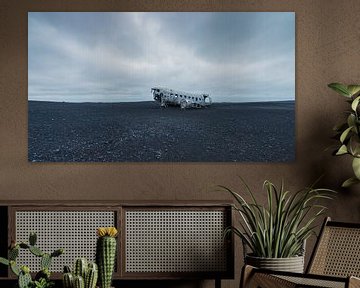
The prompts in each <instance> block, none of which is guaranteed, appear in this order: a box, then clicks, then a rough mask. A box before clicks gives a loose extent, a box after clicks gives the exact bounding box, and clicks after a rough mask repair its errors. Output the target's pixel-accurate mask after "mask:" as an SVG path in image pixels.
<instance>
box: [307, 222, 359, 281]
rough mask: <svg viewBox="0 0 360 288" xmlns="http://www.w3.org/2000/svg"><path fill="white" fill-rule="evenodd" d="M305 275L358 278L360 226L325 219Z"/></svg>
mask: <svg viewBox="0 0 360 288" xmlns="http://www.w3.org/2000/svg"><path fill="white" fill-rule="evenodd" d="M307 273H311V274H317V275H328V276H344V277H347V276H356V277H360V224H350V223H341V222H333V221H331V220H330V218H328V219H326V221H325V223H324V225H323V227H322V231H321V234H320V237H319V239H318V242H317V244H316V246H315V249H314V252H313V255H312V257H311V259H310V263H309V266H308V269H307Z"/></svg>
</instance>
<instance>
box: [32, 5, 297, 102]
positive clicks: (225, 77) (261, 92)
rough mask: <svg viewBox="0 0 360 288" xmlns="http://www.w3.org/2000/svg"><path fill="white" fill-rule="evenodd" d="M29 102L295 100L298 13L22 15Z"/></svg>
mask: <svg viewBox="0 0 360 288" xmlns="http://www.w3.org/2000/svg"><path fill="white" fill-rule="evenodd" d="M28 16H29V17H28V23H29V28H28V29H29V34H28V41H29V46H28V53H29V55H28V56H29V58H28V59H29V63H28V64H29V65H28V69H29V70H28V71H29V73H28V81H29V82H28V83H29V100H42V101H66V102H123V101H147V100H152V97H151V94H150V89H151V88H152V87H155V86H161V87H168V88H173V89H178V90H181V91H186V92H202V93H208V94H210V96H212V98H213V101H215V102H248V101H275V100H294V99H295V13H288V12H286V13H281V12H279V13H272V12H263V13H253V12H242V13H235V12H234V13H229V12H228V13H216V12H214V13H202V12H201V13H194V12H193V13H178V12H175V13H161V12H159V13H149V12H147V13H129V12H125V13H118V12H114V13H85V12H80V13H78V12H76V13H75V12H71V13H70V12H64V13H54V12H30V13H29V14H28Z"/></svg>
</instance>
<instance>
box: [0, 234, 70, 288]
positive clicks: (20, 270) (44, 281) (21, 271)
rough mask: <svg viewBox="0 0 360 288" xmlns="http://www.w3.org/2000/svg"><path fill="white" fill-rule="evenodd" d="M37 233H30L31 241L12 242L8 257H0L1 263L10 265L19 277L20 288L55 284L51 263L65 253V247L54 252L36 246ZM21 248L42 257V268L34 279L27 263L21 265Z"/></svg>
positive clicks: (38, 287)
mask: <svg viewBox="0 0 360 288" xmlns="http://www.w3.org/2000/svg"><path fill="white" fill-rule="evenodd" d="M36 241H37V236H36V233H30V236H29V243H24V242H20V243H16V242H12V243H11V245H10V248H9V252H8V259H6V258H3V257H0V263H1V264H4V265H8V266H10V269H11V271H12V272H13V273H14V274H15V275H16V276H17V277H18V287H19V288H49V287H52V286H53V285H54V283H53V282H52V281H51V280H50V275H51V273H50V270H49V269H50V265H51V262H52V259H53V258H54V257H58V256H60V255H61V254H63V253H64V250H63V249H57V250H55V251H54V252H52V253H50V254H49V253H45V252H43V251H42V250H41V249H40V248H39V247H37V246H36ZM20 249H26V250H28V251H29V252H30V253H32V254H33V255H35V256H37V257H40V259H41V260H40V266H41V270H40V271H39V272H38V273H37V274H36V275H35V278H34V280H33V279H32V277H31V275H30V268H29V267H28V266H26V265H23V266H19V265H18V264H17V263H16V259H17V257H18V256H19V251H20Z"/></svg>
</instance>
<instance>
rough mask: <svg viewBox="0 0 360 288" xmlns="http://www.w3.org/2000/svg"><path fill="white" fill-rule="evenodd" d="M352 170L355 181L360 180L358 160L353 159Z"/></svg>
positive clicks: (359, 162)
mask: <svg viewBox="0 0 360 288" xmlns="http://www.w3.org/2000/svg"><path fill="white" fill-rule="evenodd" d="M352 168H353V170H354V174H355V176H356V178H357V179H359V180H360V158H357V157H354V159H353V162H352Z"/></svg>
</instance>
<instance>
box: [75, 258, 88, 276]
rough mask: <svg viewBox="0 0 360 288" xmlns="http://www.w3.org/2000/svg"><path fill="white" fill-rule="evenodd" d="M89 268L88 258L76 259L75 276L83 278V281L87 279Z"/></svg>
mask: <svg viewBox="0 0 360 288" xmlns="http://www.w3.org/2000/svg"><path fill="white" fill-rule="evenodd" d="M87 268H88V261H87V260H86V258H79V259H76V261H75V267H74V274H75V276H81V277H82V278H83V279H85V275H86V271H87Z"/></svg>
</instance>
